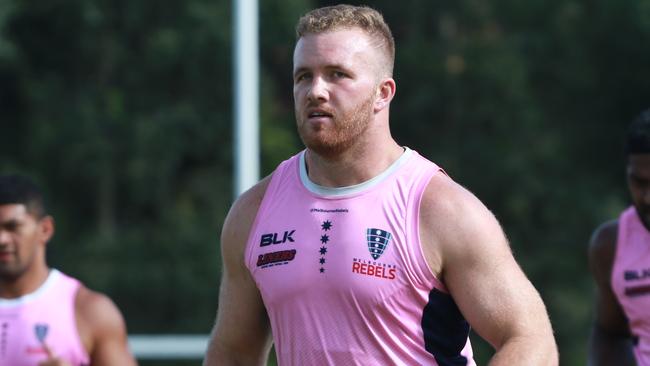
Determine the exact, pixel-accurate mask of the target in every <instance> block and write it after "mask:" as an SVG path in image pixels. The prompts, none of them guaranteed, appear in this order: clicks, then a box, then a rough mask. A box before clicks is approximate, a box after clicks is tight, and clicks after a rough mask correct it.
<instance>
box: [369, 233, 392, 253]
mask: <svg viewBox="0 0 650 366" xmlns="http://www.w3.org/2000/svg"><path fill="white" fill-rule="evenodd" d="M390 238H391V235H390V233H389V232H388V231H386V230H381V229H375V228H369V229H366V241H367V242H368V251H370V255H371V256H372V258H373V259H375V260H377V259H378V258H379V257H381V255H382V254H384V251H385V250H386V247H388V243H390Z"/></svg>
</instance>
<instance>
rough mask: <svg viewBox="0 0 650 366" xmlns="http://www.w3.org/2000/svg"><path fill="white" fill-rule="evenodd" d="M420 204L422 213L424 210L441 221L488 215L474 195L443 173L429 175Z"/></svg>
mask: <svg viewBox="0 0 650 366" xmlns="http://www.w3.org/2000/svg"><path fill="white" fill-rule="evenodd" d="M421 206H422V208H423V209H424V210H422V212H423V213H424V212H425V210H426V211H428V212H429V213H430V214H434V215H436V216H439V217H440V219H442V220H443V221H448V220H457V219H462V218H463V217H466V218H467V219H471V218H475V217H476V215H478V216H484V215H490V213H489V211H488V210H487V208H486V207H485V205H484V204H483V203H482V202H481V201H480V200H479V199H478V197H476V195H474V194H473V193H472V192H470V191H469V190H468V189H467V188H465V187H463V186H462V185H460V184H459V183H457V182H456V181H454V180H453V179H451V178H450V177H449V176H447V175H446V174H443V173H440V174H434V175H433V176H432V177H431V179H430V181H429V183H428V185H427V187H426V189H425V191H424V195H423V196H422V203H421Z"/></svg>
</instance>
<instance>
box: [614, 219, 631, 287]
mask: <svg viewBox="0 0 650 366" xmlns="http://www.w3.org/2000/svg"><path fill="white" fill-rule="evenodd" d="M627 222H628V215H627V210H625V211H623V213H622V214H621V215H619V217H618V222H617V223H616V241H615V242H614V257H613V258H612V266H611V270H610V273H609V283H610V287H611V288H612V291H613V292H614V294H616V289H615V288H614V284H615V283H616V278H615V277H616V273H617V265H618V263H620V260H619V257H620V256H621V255H622V254H621V253H622V252H623V249H621V247H622V246H623V245H625V240H626V239H627Z"/></svg>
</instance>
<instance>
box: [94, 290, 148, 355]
mask: <svg viewBox="0 0 650 366" xmlns="http://www.w3.org/2000/svg"><path fill="white" fill-rule="evenodd" d="M84 307H85V310H84V313H85V314H86V317H85V318H86V319H92V320H90V321H89V322H90V323H91V324H92V325H91V327H92V334H93V339H92V349H91V350H90V360H91V365H92V366H114V365H125V366H130V365H136V364H137V363H136V361H135V359H134V357H133V355H132V353H131V351H130V349H129V346H128V340H127V331H126V324H125V322H124V318H123V317H122V314H121V313H120V311H119V309H118V308H117V306H116V305H115V304H114V303H113V301H111V300H110V299H109V298H108V297H106V296H105V295H102V294H98V293H93V294H91V295H90V296H88V297H87V300H86V304H85V305H84Z"/></svg>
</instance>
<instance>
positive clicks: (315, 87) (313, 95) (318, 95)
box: [307, 77, 329, 102]
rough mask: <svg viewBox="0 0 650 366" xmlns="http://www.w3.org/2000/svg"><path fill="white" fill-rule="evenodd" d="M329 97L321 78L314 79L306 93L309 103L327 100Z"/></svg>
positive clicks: (325, 84) (326, 87)
mask: <svg viewBox="0 0 650 366" xmlns="http://www.w3.org/2000/svg"><path fill="white" fill-rule="evenodd" d="M328 96H329V91H328V86H327V83H326V82H325V80H323V78H322V77H314V78H313V79H312V81H311V85H310V87H309V92H308V93H307V98H309V101H310V102H315V101H323V100H327V98H328Z"/></svg>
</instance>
